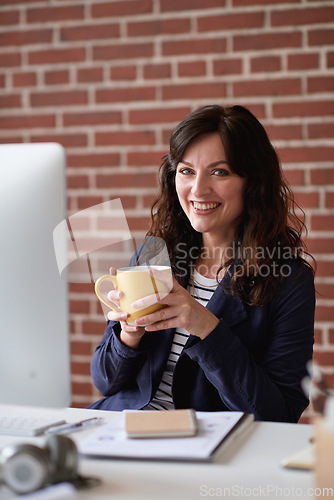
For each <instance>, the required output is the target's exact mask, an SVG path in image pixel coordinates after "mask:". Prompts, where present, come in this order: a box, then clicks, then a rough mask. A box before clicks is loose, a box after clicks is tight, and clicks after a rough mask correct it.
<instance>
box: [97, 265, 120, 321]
mask: <svg viewBox="0 0 334 500" xmlns="http://www.w3.org/2000/svg"><path fill="white" fill-rule="evenodd" d="M102 281H111V282H112V284H113V285H114V288H117V283H116V276H112V275H111V274H105V275H104V276H100V278H99V279H98V280H97V281H96V283H95V293H96V295H97V296H98V298H99V299H100V301H101V302H103V304H105V305H106V306H107V307H109V309H112V310H113V311H115V312H119V311H121V308H120V307H117V306H116V305H115V304H113V303H112V302H110V301H108V300H107V299H105V298H104V297H103V295H102V294H101V292H100V285H101V283H102Z"/></svg>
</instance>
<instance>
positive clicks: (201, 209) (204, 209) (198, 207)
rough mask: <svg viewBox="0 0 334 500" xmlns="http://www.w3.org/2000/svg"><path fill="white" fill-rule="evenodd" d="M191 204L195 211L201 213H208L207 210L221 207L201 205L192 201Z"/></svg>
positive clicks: (209, 204)
mask: <svg viewBox="0 0 334 500" xmlns="http://www.w3.org/2000/svg"><path fill="white" fill-rule="evenodd" d="M191 204H192V206H193V207H194V209H195V210H200V211H201V212H203V211H206V210H213V209H215V208H217V207H219V205H220V203H209V202H207V203H199V202H198V201H192V202H191Z"/></svg>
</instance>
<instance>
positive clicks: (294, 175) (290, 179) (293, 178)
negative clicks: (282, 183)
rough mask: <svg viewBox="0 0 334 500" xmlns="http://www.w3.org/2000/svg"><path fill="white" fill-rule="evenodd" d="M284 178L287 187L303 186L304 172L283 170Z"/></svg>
mask: <svg viewBox="0 0 334 500" xmlns="http://www.w3.org/2000/svg"><path fill="white" fill-rule="evenodd" d="M283 173H284V178H285V180H286V182H287V183H288V184H289V186H303V185H304V184H305V180H304V170H284V172H283Z"/></svg>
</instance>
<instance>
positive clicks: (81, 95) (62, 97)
mask: <svg viewBox="0 0 334 500" xmlns="http://www.w3.org/2000/svg"><path fill="white" fill-rule="evenodd" d="M30 102H31V106H33V107H40V106H76V105H85V104H87V92H86V90H63V91H58V92H33V93H31V96H30Z"/></svg>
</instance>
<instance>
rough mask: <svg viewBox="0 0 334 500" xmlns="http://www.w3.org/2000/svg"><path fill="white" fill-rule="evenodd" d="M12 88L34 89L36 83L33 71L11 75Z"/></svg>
mask: <svg viewBox="0 0 334 500" xmlns="http://www.w3.org/2000/svg"><path fill="white" fill-rule="evenodd" d="M12 78H13V87H34V86H35V85H36V82H37V75H36V73H35V72H33V71H22V72H18V73H13V76H12Z"/></svg>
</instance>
